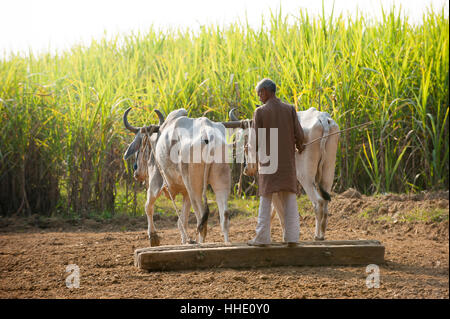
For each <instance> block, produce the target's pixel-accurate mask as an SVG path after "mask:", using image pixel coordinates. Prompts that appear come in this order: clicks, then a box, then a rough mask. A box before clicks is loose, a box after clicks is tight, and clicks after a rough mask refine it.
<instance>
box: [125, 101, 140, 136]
mask: <svg viewBox="0 0 450 319" xmlns="http://www.w3.org/2000/svg"><path fill="white" fill-rule="evenodd" d="M130 110H131V107H129V108H128V109H127V110H126V111H125V113H124V114H123V124H124V125H125V127H126V128H127V129H129V130H130V131H131V132H133V133H137V132H139V130H140V127H134V126H132V125H130V123H128V119H127V117H128V112H130Z"/></svg>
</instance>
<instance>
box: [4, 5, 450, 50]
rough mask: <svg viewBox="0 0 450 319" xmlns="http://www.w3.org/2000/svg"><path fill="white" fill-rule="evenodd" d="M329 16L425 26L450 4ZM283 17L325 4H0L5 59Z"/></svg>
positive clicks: (370, 8) (346, 8)
mask: <svg viewBox="0 0 450 319" xmlns="http://www.w3.org/2000/svg"><path fill="white" fill-rule="evenodd" d="M323 1H324V4H325V5H324V7H325V8H326V9H325V13H326V15H329V13H330V12H331V8H332V6H333V2H334V12H335V14H338V13H340V12H342V13H343V14H347V13H348V14H354V13H355V12H356V10H357V8H358V9H360V10H361V11H363V12H364V13H367V14H368V16H371V17H373V18H377V17H380V16H381V5H382V6H383V7H384V8H386V9H387V8H390V7H391V6H392V4H393V3H394V4H395V5H396V6H401V8H402V9H403V10H404V12H405V14H406V15H408V17H409V20H410V21H411V22H418V21H420V20H421V17H422V14H423V13H424V12H425V11H426V9H427V8H429V7H430V6H431V5H432V6H433V8H435V9H441V8H442V6H443V5H445V8H446V12H447V16H448V2H447V0H334V1H333V0H323ZM280 4H281V7H282V10H283V13H286V14H294V15H296V14H297V12H298V9H300V8H303V9H306V10H307V11H308V13H310V14H320V13H321V10H322V1H320V0H220V1H219V0H209V1H208V0H156V1H155V0H0V57H2V56H4V55H8V53H10V52H19V51H20V52H24V51H28V49H29V48H31V49H32V50H33V51H34V52H41V51H48V50H50V51H54V50H55V49H57V50H58V51H60V50H64V49H67V48H70V47H71V46H72V45H73V44H77V43H85V44H89V43H90V41H91V39H92V38H95V39H100V38H102V37H103V36H104V33H105V31H106V33H107V35H109V36H112V35H115V34H117V33H129V32H131V31H137V30H141V31H145V30H146V29H147V28H148V27H149V26H151V25H152V24H153V25H154V27H156V28H157V29H159V28H162V29H164V28H167V27H182V28H186V27H189V28H190V29H193V30H195V29H198V28H199V26H201V25H203V24H209V23H218V24H219V25H221V26H223V25H226V24H228V23H230V22H233V21H236V20H237V19H240V20H241V21H245V15H247V19H248V21H249V23H250V25H252V26H253V27H256V28H257V27H259V26H260V24H261V16H262V15H264V16H268V15H269V14H270V10H269V9H272V10H273V11H275V10H277V8H278V7H279V6H280Z"/></svg>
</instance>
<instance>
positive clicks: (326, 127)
mask: <svg viewBox="0 0 450 319" xmlns="http://www.w3.org/2000/svg"><path fill="white" fill-rule="evenodd" d="M319 121H320V123H321V124H322V127H323V134H322V136H327V135H328V134H329V132H330V123H328V119H327V118H326V117H324V116H319ZM327 140H328V137H325V138H322V139H321V140H320V160H319V165H318V167H317V175H316V182H317V185H318V186H319V191H320V194H321V195H322V197H323V199H325V200H327V201H330V200H331V196H330V194H329V193H328V192H327V191H326V190H325V189H324V188H323V186H322V185H321V184H320V182H321V181H322V171H323V164H324V163H325V152H326V149H325V145H326V143H327Z"/></svg>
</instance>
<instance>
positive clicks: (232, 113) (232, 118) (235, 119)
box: [228, 108, 239, 121]
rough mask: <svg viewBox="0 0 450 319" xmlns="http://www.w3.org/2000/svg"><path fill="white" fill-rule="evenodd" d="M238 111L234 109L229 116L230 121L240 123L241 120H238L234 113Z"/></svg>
mask: <svg viewBox="0 0 450 319" xmlns="http://www.w3.org/2000/svg"><path fill="white" fill-rule="evenodd" d="M235 110H236V108H232V109H231V111H230V113H228V116H229V118H230V121H239V119H238V118H237V116H236V115H234V111H235Z"/></svg>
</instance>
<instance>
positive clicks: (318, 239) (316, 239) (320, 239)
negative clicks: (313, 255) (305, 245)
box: [314, 236, 325, 241]
mask: <svg viewBox="0 0 450 319" xmlns="http://www.w3.org/2000/svg"><path fill="white" fill-rule="evenodd" d="M314 240H315V241H323V240H325V238H324V237H317V236H314Z"/></svg>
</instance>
